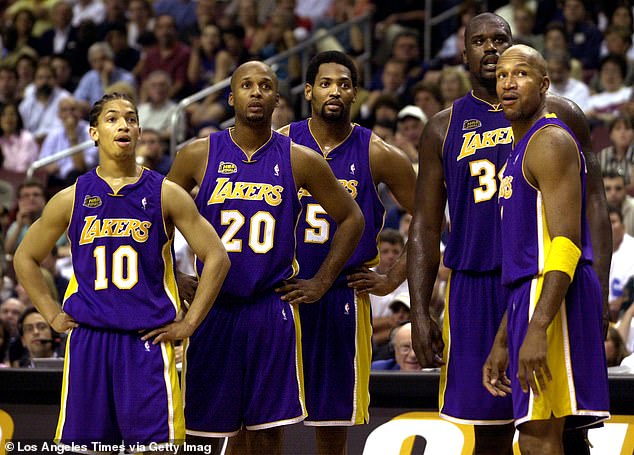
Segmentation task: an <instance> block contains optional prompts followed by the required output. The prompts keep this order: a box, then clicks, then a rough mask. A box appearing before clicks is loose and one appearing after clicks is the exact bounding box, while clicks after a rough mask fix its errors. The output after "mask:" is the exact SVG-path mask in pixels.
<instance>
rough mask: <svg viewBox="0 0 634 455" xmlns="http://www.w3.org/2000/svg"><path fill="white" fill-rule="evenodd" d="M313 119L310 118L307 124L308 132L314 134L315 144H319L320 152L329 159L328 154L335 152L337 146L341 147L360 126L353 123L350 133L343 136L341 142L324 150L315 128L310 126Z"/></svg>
mask: <svg viewBox="0 0 634 455" xmlns="http://www.w3.org/2000/svg"><path fill="white" fill-rule="evenodd" d="M311 120H312V117H311V118H309V119H308V122H307V125H308V133H309V134H310V135H311V136H312V138H313V140H314V141H315V144H317V147H319V152H320V153H321V154H322V155H323V156H324V158H326V159H328V155H330V154H331V153H332V152H334V151H335V150H336V149H337V148H339V147H340V146H341V144H343V143H344V142H346V141H347V140H348V138H349V137H350V136H351V135H352V132H353V131H354V129H355V128H356V127H357V126H358V125H357V124H356V123H351V126H352V128H351V129H350V132H349V133H348V135H347V136H346V137H345V138H343V140H342V141H341V142H339V143H338V144H337V145H335V146H334V147H333V148H331V149H330V150H329V151H328V152H324V149H323V148H322V147H321V144H320V143H319V141H318V140H317V138H316V137H315V135H314V134H313V130H312V129H311V128H310V121H311Z"/></svg>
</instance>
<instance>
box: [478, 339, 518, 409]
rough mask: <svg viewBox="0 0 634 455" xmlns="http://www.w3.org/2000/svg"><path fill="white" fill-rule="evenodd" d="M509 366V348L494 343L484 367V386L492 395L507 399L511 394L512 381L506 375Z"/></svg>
mask: <svg viewBox="0 0 634 455" xmlns="http://www.w3.org/2000/svg"><path fill="white" fill-rule="evenodd" d="M508 366H509V352H508V348H507V347H506V346H500V345H499V344H497V343H494V344H493V347H492V348H491V352H490V353H489V356H488V357H487V359H486V361H485V362H484V366H483V367H482V384H483V385H484V387H485V388H486V389H487V390H488V391H489V393H490V394H491V395H493V396H495V397H505V396H506V395H507V394H509V393H511V380H510V379H509V378H508V376H507V375H506V369H507V368H508Z"/></svg>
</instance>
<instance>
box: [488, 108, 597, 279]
mask: <svg viewBox="0 0 634 455" xmlns="http://www.w3.org/2000/svg"><path fill="white" fill-rule="evenodd" d="M546 127H550V128H553V127H556V128H563V129H564V130H565V131H567V132H568V134H570V136H571V137H572V138H573V139H574V141H575V144H576V145H577V149H578V151H579V160H580V179H581V190H582V198H581V201H582V202H581V203H582V205H581V258H580V259H579V263H580V264H583V263H587V264H591V263H592V244H591V242H590V231H589V229H588V221H587V218H586V210H585V207H586V204H585V199H586V198H585V193H586V173H587V170H586V162H585V158H584V156H583V152H582V151H581V146H580V145H579V142H578V141H577V139H576V138H575V136H574V134H573V133H572V132H571V131H570V129H569V128H568V127H567V126H566V125H565V124H564V123H563V122H562V121H560V120H559V119H557V118H556V116H555V115H554V114H547V115H546V116H544V117H542V118H541V119H539V120H537V122H535V124H534V125H533V126H532V127H531V128H530V129H529V130H528V132H527V133H526V134H525V135H524V136H523V137H522V139H521V140H520V141H519V142H518V143H517V144H516V145H515V148H514V149H513V151H512V152H511V154H510V155H509V157H508V161H507V164H506V168H505V169H504V178H503V181H502V186H501V189H500V192H499V201H500V211H501V213H502V228H503V231H504V242H503V245H502V250H503V258H502V261H503V267H502V283H503V284H505V285H507V286H510V285H513V284H515V283H517V282H519V281H522V280H524V279H526V278H533V277H536V276H538V275H542V274H543V271H544V261H545V257H546V254H547V253H548V251H549V249H550V241H551V238H550V235H549V233H548V226H547V220H546V214H545V211H544V206H543V201H542V194H541V192H540V191H539V190H537V189H536V188H535V187H534V186H533V185H531V184H530V183H529V182H528V181H527V180H526V179H525V178H524V173H523V162H524V155H525V152H526V147H527V146H528V143H529V142H530V140H531V138H532V137H533V136H534V135H535V134H536V133H537V132H538V131H540V130H541V129H542V128H546Z"/></svg>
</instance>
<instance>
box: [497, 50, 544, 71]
mask: <svg viewBox="0 0 634 455" xmlns="http://www.w3.org/2000/svg"><path fill="white" fill-rule="evenodd" d="M508 59H519V60H521V61H524V62H525V63H527V64H529V65H530V66H531V67H532V68H533V69H535V71H537V72H538V73H539V74H540V75H542V76H546V75H547V71H546V60H544V57H542V54H540V53H539V52H537V51H536V50H535V49H533V48H532V47H530V46H526V45H524V44H516V45H514V46H511V47H509V48H508V49H507V50H506V51H505V52H504V53H503V54H502V56H501V57H500V61H499V63H500V64H501V63H502V62H504V61H506V60H508Z"/></svg>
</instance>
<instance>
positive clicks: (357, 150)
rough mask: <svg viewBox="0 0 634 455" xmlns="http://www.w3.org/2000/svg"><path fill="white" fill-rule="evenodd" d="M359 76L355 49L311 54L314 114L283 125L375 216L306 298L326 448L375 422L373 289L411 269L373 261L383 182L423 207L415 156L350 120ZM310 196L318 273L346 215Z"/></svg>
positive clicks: (310, 378)
mask: <svg viewBox="0 0 634 455" xmlns="http://www.w3.org/2000/svg"><path fill="white" fill-rule="evenodd" d="M357 82H358V76H357V68H356V66H355V64H354V62H353V61H352V60H351V59H350V58H349V57H348V56H346V55H345V54H343V53H341V52H337V51H327V52H322V53H320V54H317V55H316V56H315V57H313V59H312V60H311V61H310V62H309V64H308V69H307V71H306V85H305V90H304V93H305V96H306V100H307V101H309V102H310V106H311V117H310V118H309V119H307V120H303V121H300V122H296V123H292V124H290V125H288V126H286V127H284V128H282V130H280V132H281V133H282V134H287V135H288V136H289V137H290V138H291V139H292V140H293V142H295V143H298V144H302V145H305V146H307V147H310V148H311V149H312V150H314V152H315V154H316V155H319V156H323V157H324V158H326V160H327V162H328V164H329V165H330V168H331V169H332V171H333V172H334V174H335V176H336V177H337V179H339V182H340V183H341V184H342V185H343V186H344V187H345V188H346V190H347V191H348V192H349V193H350V195H351V196H352V197H353V198H354V200H355V201H356V203H357V204H358V205H359V207H360V208H361V211H362V212H363V215H364V217H365V230H364V232H363V236H362V237H361V241H360V242H359V245H358V246H357V249H356V250H355V252H354V254H353V255H352V257H351V258H350V259H349V260H348V262H347V263H346V266H345V267H344V269H343V271H342V272H341V274H340V276H339V277H338V279H337V281H336V282H335V284H334V285H333V287H332V288H330V290H329V291H328V292H327V293H326V294H325V295H324V296H323V297H322V298H321V300H320V301H319V302H317V303H316V304H314V305H301V306H300V308H299V313H300V316H301V322H302V350H303V360H304V381H305V386H306V407H307V410H308V417H307V419H306V420H305V421H304V423H305V424H306V425H312V426H315V428H316V435H317V452H318V453H319V454H343V453H345V447H346V434H347V427H348V426H351V425H358V424H363V423H367V422H368V417H369V416H368V407H369V390H368V388H369V378H370V360H371V357H372V352H371V350H372V344H371V336H372V326H371V315H370V301H369V298H368V293H369V292H372V293H378V294H382V295H385V294H387V293H389V292H392V291H393V290H394V289H395V288H396V287H397V286H398V285H399V284H401V283H402V282H403V280H404V279H405V275H406V264H407V261H406V257H405V256H403V257H401V258H400V260H399V262H398V263H397V265H396V266H395V267H394V268H393V269H392V270H391V271H390V272H389V273H388V274H387V275H379V274H377V273H375V272H372V271H370V270H369V267H372V266H374V265H376V264H377V262H378V250H377V239H378V235H379V232H380V231H381V228H382V227H383V218H384V215H385V210H384V208H383V205H382V204H381V201H380V200H379V196H378V194H377V189H376V187H377V185H378V184H379V183H381V182H384V183H385V184H387V185H388V187H389V188H390V190H391V191H392V193H393V194H394V196H395V197H396V200H397V201H398V202H399V203H400V204H401V205H402V206H403V207H404V208H405V209H406V210H407V211H408V212H410V213H411V212H412V211H413V207H414V185H415V181H416V176H415V174H414V170H413V168H412V165H411V162H410V161H409V159H408V158H407V156H405V154H403V153H402V152H401V151H399V150H397V149H395V148H394V147H391V146H389V145H387V144H386V143H385V142H383V140H381V139H380V138H378V137H377V136H375V135H373V134H372V131H370V130H368V129H366V128H362V127H361V126H359V125H355V124H353V123H352V122H351V121H350V107H351V105H352V103H353V102H354V100H355V96H356V93H357V86H358V84H357ZM300 202H301V203H302V207H303V213H302V217H301V219H300V222H299V224H298V226H297V231H296V232H297V234H296V235H297V241H298V247H297V259H298V262H299V265H300V273H299V277H300V278H310V277H311V276H312V275H313V274H314V273H315V272H316V271H317V270H318V268H319V265H320V263H321V261H322V260H323V258H324V257H326V255H327V254H328V253H329V251H330V250H331V248H332V247H333V244H332V238H333V235H334V233H335V232H336V225H335V223H334V222H333V220H332V218H331V217H329V216H328V215H327V214H326V212H325V210H324V209H323V208H322V207H321V206H320V205H319V203H318V202H317V201H316V200H315V198H314V197H312V195H311V194H309V193H307V192H300ZM348 283H350V284H348ZM355 290H356V292H355Z"/></svg>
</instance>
